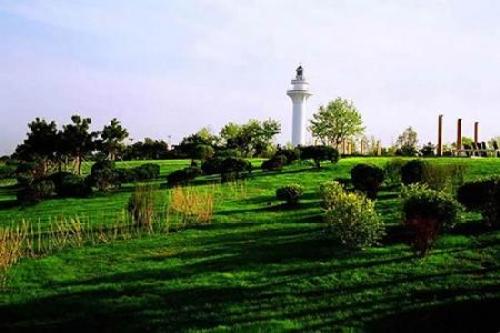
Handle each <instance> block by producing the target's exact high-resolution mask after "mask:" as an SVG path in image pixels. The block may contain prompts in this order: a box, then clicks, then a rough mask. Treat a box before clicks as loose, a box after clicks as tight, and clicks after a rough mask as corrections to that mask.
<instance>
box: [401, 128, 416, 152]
mask: <svg viewBox="0 0 500 333" xmlns="http://www.w3.org/2000/svg"><path fill="white" fill-rule="evenodd" d="M417 145H418V135H417V132H415V130H414V129H413V128H412V127H411V126H410V127H408V128H407V129H405V130H404V131H403V133H401V135H400V136H399V137H398V140H397V141H396V146H397V147H398V151H397V154H399V155H403V156H414V155H416V154H417V152H418V148H417Z"/></svg>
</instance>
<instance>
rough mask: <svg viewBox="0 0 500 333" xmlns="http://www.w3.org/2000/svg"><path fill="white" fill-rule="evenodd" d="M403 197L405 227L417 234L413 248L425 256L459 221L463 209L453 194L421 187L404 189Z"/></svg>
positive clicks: (412, 243) (418, 185)
mask: <svg viewBox="0 0 500 333" xmlns="http://www.w3.org/2000/svg"><path fill="white" fill-rule="evenodd" d="M402 197H403V219H404V223H405V225H406V226H407V227H408V228H409V229H410V230H412V231H413V232H414V237H413V238H412V241H411V245H412V247H413V250H414V251H415V253H416V254H417V255H421V256H424V255H425V254H426V253H427V252H428V251H429V250H430V249H431V247H432V245H433V244H434V241H435V240H436V238H437V236H438V234H439V232H440V230H441V229H443V228H451V227H453V226H454V225H455V223H456V222H458V221H459V220H460V214H461V211H462V208H461V206H460V204H459V203H458V202H457V201H456V200H455V199H454V198H453V197H452V196H451V195H450V194H448V193H445V192H440V191H434V190H431V189H429V188H428V186H427V185H422V184H415V185H410V186H408V187H404V188H403V191H402Z"/></svg>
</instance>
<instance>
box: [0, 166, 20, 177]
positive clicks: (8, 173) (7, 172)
mask: <svg viewBox="0 0 500 333" xmlns="http://www.w3.org/2000/svg"><path fill="white" fill-rule="evenodd" d="M15 176H16V166H15V165H9V164H2V165H0V179H8V178H14V177H15Z"/></svg>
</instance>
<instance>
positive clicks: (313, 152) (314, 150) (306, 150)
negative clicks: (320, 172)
mask: <svg viewBox="0 0 500 333" xmlns="http://www.w3.org/2000/svg"><path fill="white" fill-rule="evenodd" d="M300 158H301V159H302V160H313V161H314V165H315V166H316V168H318V169H319V168H320V167H321V162H322V161H330V162H332V163H337V162H338V160H339V152H338V150H337V149H335V148H333V147H330V146H305V147H301V148H300Z"/></svg>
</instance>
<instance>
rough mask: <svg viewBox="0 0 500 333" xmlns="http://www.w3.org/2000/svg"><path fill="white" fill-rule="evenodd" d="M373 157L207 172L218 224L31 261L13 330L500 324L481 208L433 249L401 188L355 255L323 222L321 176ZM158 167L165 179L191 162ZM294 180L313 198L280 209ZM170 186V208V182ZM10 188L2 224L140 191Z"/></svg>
mask: <svg viewBox="0 0 500 333" xmlns="http://www.w3.org/2000/svg"><path fill="white" fill-rule="evenodd" d="M458 161H460V163H466V164H467V166H468V169H467V178H469V179H473V178H477V177H480V176H487V175H493V174H499V173H500V161H498V160H495V159H468V160H465V159H460V160H457V159H435V160H433V162H434V163H455V162H458ZM253 162H254V163H255V165H259V164H260V163H259V161H258V160H256V161H253ZM360 162H370V163H374V164H379V165H383V164H384V163H386V162H387V159H385V158H371V159H368V158H349V159H343V160H341V161H340V162H339V163H338V164H336V165H331V164H326V163H325V166H324V168H322V169H321V170H314V169H312V168H311V167H310V166H309V165H307V164H295V165H293V166H291V167H288V168H287V169H285V170H284V171H283V172H281V173H262V172H260V171H256V172H254V174H253V176H252V177H251V178H249V179H247V180H246V181H244V182H242V183H240V184H224V185H214V184H213V177H212V178H210V177H201V178H200V179H197V180H196V182H195V183H194V184H193V186H197V187H198V188H200V189H209V190H215V191H216V202H215V215H214V221H213V223H212V224H211V225H209V226H203V227H201V226H200V227H197V228H190V229H187V230H183V231H180V232H176V233H170V234H168V235H167V234H165V235H158V234H155V235H151V236H147V237H143V238H140V239H132V240H128V241H119V242H113V243H109V244H102V245H95V246H85V247H81V248H73V249H68V250H64V251H60V252H57V253H55V254H53V255H50V256H47V257H43V258H40V259H26V260H23V261H21V262H20V263H19V264H17V265H16V266H14V268H13V269H12V270H11V271H10V282H9V285H8V288H7V289H5V290H3V291H0V329H1V331H2V332H3V331H9V330H16V331H17V330H23V329H24V330H26V331H33V330H47V331H48V330H50V331H52V330H65V331H66V330H71V331H75V330H77V331H80V330H81V331H88V330H91V329H96V330H108V331H137V330H141V331H142V330H144V331H149V330H153V331H170V332H171V331H179V330H188V331H189V330H194V331H197V330H207V331H212V330H215V331H225V330H231V331H233V330H241V331H266V332H267V331H282V330H301V331H302V330H306V331H316V330H326V331H331V330H339V331H391V330H392V331H415V332H417V331H418V332H421V331H430V330H445V329H446V330H455V331H463V330H467V329H475V328H476V329H478V330H479V331H488V330H491V331H495V329H496V330H498V328H500V319H498V318H499V317H498V315H497V313H496V312H497V311H498V308H499V306H500V232H499V231H486V230H484V229H483V228H482V227H481V223H480V221H479V220H478V219H479V216H477V215H475V214H467V216H466V219H465V221H464V222H463V223H462V224H461V225H459V226H458V227H457V228H456V229H455V230H454V231H453V232H449V233H447V234H445V235H443V236H442V237H441V238H440V239H439V241H438V242H437V245H436V246H435V248H434V250H433V251H432V253H431V255H429V256H428V257H426V258H424V259H418V258H415V256H414V255H413V253H412V252H411V250H410V249H409V247H408V246H407V245H406V244H405V243H404V237H403V236H402V233H401V227H400V207H399V197H398V193H397V192H393V191H392V190H391V189H384V190H383V191H382V192H381V193H380V194H379V200H378V201H377V204H376V207H377V210H378V211H379V212H380V213H381V214H382V217H383V219H384V222H385V223H386V225H387V228H388V235H387V237H386V239H384V242H383V245H382V246H380V247H376V248H372V249H368V250H365V251H362V252H354V253H352V252H346V251H345V250H343V249H342V248H340V247H338V246H336V245H335V243H334V242H333V241H332V240H331V237H330V236H329V235H328V234H327V233H325V232H324V226H323V224H322V222H321V210H320V208H319V199H318V195H317V190H318V187H319V184H321V183H322V182H324V181H327V180H332V179H334V178H338V177H348V175H349V170H350V169H351V167H352V166H353V165H355V164H356V163H360ZM140 163H142V162H139V164H140ZM155 163H157V162H155ZM137 164H138V162H126V163H124V164H123V165H122V166H124V167H129V166H130V167H132V166H134V165H137ZM159 164H160V165H161V168H162V169H161V170H162V175H166V174H167V173H168V172H170V171H173V170H176V169H180V168H182V167H184V166H186V165H188V164H189V161H161V162H159ZM86 170H88V166H87V168H86ZM292 182H293V183H299V184H301V185H303V186H304V188H305V196H304V200H303V201H302V203H301V206H300V207H299V208H298V209H293V210H291V209H280V207H278V205H279V203H278V202H276V200H275V199H274V193H275V190H276V188H277V187H278V186H281V185H285V184H287V183H292ZM158 183H160V184H159V186H160V190H159V193H160V201H159V202H158V204H157V210H161V209H162V205H164V202H165V201H164V199H165V200H166V198H167V194H168V191H169V189H167V188H166V187H164V186H163V184H162V183H161V182H158ZM10 185H11V184H10V183H4V184H0V227H1V226H5V225H12V224H15V223H20V221H21V220H22V219H30V220H32V221H38V220H40V223H41V224H42V225H48V221H50V219H51V218H53V217H55V216H58V215H64V216H74V215H82V216H86V217H88V218H90V220H91V221H92V223H96V224H105V223H110V221H112V220H113V216H115V215H116V214H117V213H119V212H120V211H121V210H123V209H124V207H125V205H126V202H127V200H128V198H129V196H130V192H131V191H132V190H133V186H132V185H128V186H124V187H123V188H122V189H121V190H120V191H116V192H113V193H108V194H97V195H95V196H94V197H91V198H88V199H54V200H49V201H45V202H42V203H40V204H38V205H36V206H33V207H25V208H22V207H19V206H17V205H16V203H15V202H14V201H13V199H14V197H15V196H14V193H13V189H12V187H11V186H10Z"/></svg>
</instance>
